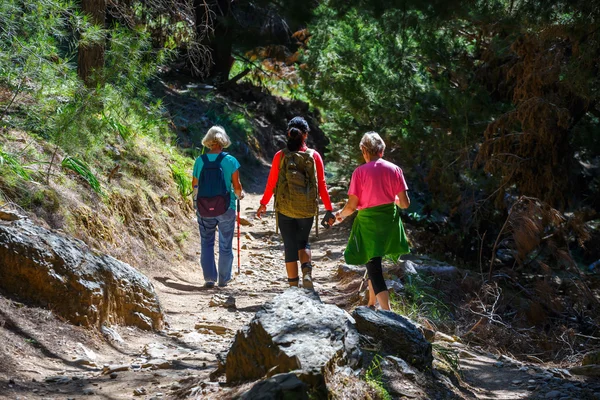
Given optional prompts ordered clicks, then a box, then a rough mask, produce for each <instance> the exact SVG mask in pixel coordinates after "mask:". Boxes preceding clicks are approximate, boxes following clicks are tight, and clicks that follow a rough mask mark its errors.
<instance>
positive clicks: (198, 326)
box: [194, 323, 231, 335]
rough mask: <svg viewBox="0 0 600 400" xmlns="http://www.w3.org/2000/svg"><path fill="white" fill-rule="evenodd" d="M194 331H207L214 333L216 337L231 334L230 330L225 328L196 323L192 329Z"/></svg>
mask: <svg viewBox="0 0 600 400" xmlns="http://www.w3.org/2000/svg"><path fill="white" fill-rule="evenodd" d="M194 329H196V330H208V331H211V332H213V333H216V334H217V335H224V334H226V333H227V332H231V329H228V328H225V327H224V326H220V325H213V324H202V323H197V324H196V326H195V327H194Z"/></svg>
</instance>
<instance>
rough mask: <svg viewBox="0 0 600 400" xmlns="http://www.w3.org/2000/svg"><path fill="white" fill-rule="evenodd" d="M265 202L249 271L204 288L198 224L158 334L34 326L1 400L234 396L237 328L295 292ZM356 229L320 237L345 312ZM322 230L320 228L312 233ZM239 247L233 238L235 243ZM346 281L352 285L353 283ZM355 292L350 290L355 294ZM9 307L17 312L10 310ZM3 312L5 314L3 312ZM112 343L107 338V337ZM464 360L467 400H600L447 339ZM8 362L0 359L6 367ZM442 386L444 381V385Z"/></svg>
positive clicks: (252, 228)
mask: <svg viewBox="0 0 600 400" xmlns="http://www.w3.org/2000/svg"><path fill="white" fill-rule="evenodd" d="M258 200H259V196H258V195H256V194H255V195H249V196H248V197H247V198H246V199H245V200H244V201H243V202H242V216H243V218H244V219H245V220H246V221H248V223H249V224H250V225H247V226H243V227H242V239H241V245H242V250H241V268H240V273H239V274H238V273H237V260H236V261H235V262H234V269H235V270H236V271H235V273H234V280H233V281H232V282H231V283H230V284H229V285H228V286H227V287H225V288H213V289H205V288H204V287H203V279H202V274H201V270H200V267H199V265H198V263H197V259H198V254H199V239H198V234H197V233H196V232H197V224H196V222H195V220H193V219H190V221H189V227H188V228H189V231H190V232H191V233H190V235H189V238H188V240H187V241H186V243H185V245H184V247H183V248H182V255H181V257H180V264H179V265H174V266H170V267H169V266H163V267H160V266H159V268H156V267H155V268H152V269H151V271H152V272H146V273H147V274H148V275H149V276H150V277H151V278H152V279H153V282H154V285H155V288H156V290H157V292H158V295H159V297H160V299H161V303H162V306H163V308H164V310H165V312H166V320H167V323H168V327H167V328H166V329H165V330H163V331H161V332H158V333H149V332H145V331H141V330H138V329H134V328H126V327H117V328H115V329H114V330H107V331H105V332H104V335H105V338H103V339H101V338H92V339H89V338H88V339H86V338H85V337H84V336H85V335H84V334H83V333H80V334H78V335H79V336H77V335H73V334H70V335H62V334H61V331H63V330H64V331H66V330H68V329H69V326H68V325H66V324H63V323H57V324H55V325H49V324H50V323H49V322H48V323H47V324H46V325H44V322H43V321H41V322H40V324H41V325H39V326H34V327H31V330H32V331H34V330H41V331H44V332H45V334H44V335H45V336H43V338H44V339H43V340H41V339H40V340H38V342H39V343H41V344H42V345H43V347H44V348H45V350H44V349H42V350H41V351H40V352H39V353H38V355H37V356H35V355H31V356H30V359H27V360H25V359H24V360H23V366H22V368H21V371H22V373H21V375H20V376H18V377H15V378H13V379H10V380H7V381H6V382H2V381H0V398H11V399H17V398H20V399H25V398H40V397H41V398H47V399H50V398H54V399H68V398H80V397H81V396H83V395H86V397H89V398H102V399H130V398H132V397H136V398H144V399H161V398H172V397H175V396H177V395H179V394H180V393H181V392H182V389H183V388H186V387H189V386H190V385H191V383H192V382H201V384H194V386H195V387H194V389H193V391H192V395H193V397H196V398H227V397H228V393H229V390H230V389H228V388H226V387H222V386H220V385H219V384H218V383H214V382H210V379H209V375H210V372H211V371H212V370H214V369H215V367H216V365H217V356H218V354H219V353H221V352H223V351H225V350H227V349H228V346H229V345H230V342H231V340H232V339H233V336H234V333H235V332H236V330H238V329H240V328H241V327H243V326H244V325H245V324H247V323H248V322H249V321H250V319H251V318H252V317H253V316H254V314H255V313H256V311H257V310H258V309H259V308H260V307H261V305H262V304H263V303H265V302H266V301H268V300H270V299H271V298H272V297H273V296H275V295H277V294H279V293H281V292H283V291H284V290H285V289H286V287H287V282H286V277H285V273H284V266H283V260H282V249H283V247H282V243H281V239H280V237H279V236H278V235H276V234H275V221H274V218H273V216H272V215H271V214H269V215H268V216H267V217H266V218H264V219H263V220H262V221H261V220H255V219H254V210H255V209H256V206H257V205H258ZM347 228H348V227H347V226H346V227H345V226H341V227H334V228H333V229H330V230H328V231H326V232H323V231H322V232H321V235H320V238H319V239H318V240H316V239H313V263H314V265H315V270H314V278H315V289H316V290H317V292H318V293H319V294H320V296H321V298H322V299H323V300H324V301H325V302H329V303H333V304H337V305H339V306H342V307H344V306H347V305H349V304H350V299H351V298H352V296H355V295H356V289H355V287H356V286H357V285H358V282H359V277H356V279H355V280H354V281H355V282H354V286H352V285H345V286H344V287H342V286H341V285H340V283H339V281H338V280H337V278H336V272H337V269H338V266H339V265H340V264H341V262H342V261H341V260H342V259H341V257H342V251H343V248H344V245H345V239H346V238H347V234H348V229H347ZM313 232H314V231H313ZM236 245H237V242H236V239H234V246H236ZM346 283H347V282H346ZM348 287H350V288H353V289H352V290H351V291H347V288H348ZM1 306H2V307H16V306H15V305H14V304H2V305H1ZM0 311H1V309H0ZM106 338H108V340H106ZM443 345H444V346H446V347H448V348H450V349H452V350H453V351H454V352H455V354H457V355H458V356H459V357H460V366H461V371H462V374H463V376H462V383H461V385H462V387H463V390H462V391H460V393H461V395H460V396H461V397H463V398H469V399H551V398H556V399H562V400H565V399H586V398H589V399H595V398H598V399H600V383H598V382H594V381H584V380H583V379H581V378H575V377H572V376H570V374H569V373H568V372H567V371H566V370H561V369H556V368H544V367H541V366H538V365H533V364H523V363H520V362H517V361H515V360H511V359H510V358H507V357H496V356H494V355H491V354H488V353H486V352H484V351H481V350H479V349H477V348H469V347H468V346H466V345H463V344H460V343H457V342H452V340H450V341H444V343H443ZM0 362H1V361H0ZM441 379H443V377H442V378H441Z"/></svg>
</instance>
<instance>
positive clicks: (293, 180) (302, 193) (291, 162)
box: [275, 149, 319, 218]
mask: <svg viewBox="0 0 600 400" xmlns="http://www.w3.org/2000/svg"><path fill="white" fill-rule="evenodd" d="M313 153H314V150H312V149H308V150H307V151H289V150H288V149H283V154H282V155H281V162H280V163H279V177H278V179H277V186H276V187H275V210H276V211H277V212H280V213H282V214H284V215H286V216H288V217H290V218H310V217H314V216H315V215H317V212H318V210H319V208H318V207H319V203H318V196H319V189H318V187H317V173H316V172H317V169H316V167H315V159H314V157H313Z"/></svg>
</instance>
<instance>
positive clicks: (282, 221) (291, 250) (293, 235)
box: [277, 213, 314, 263]
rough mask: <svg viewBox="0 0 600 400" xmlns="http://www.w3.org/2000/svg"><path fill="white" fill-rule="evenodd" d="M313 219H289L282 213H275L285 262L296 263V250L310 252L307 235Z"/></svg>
mask: <svg viewBox="0 0 600 400" xmlns="http://www.w3.org/2000/svg"><path fill="white" fill-rule="evenodd" d="M313 220H314V218H313V217H310V218H290V217H288V216H286V215H283V214H282V213H277V221H278V223H279V230H280V231H281V237H282V238H283V247H284V250H285V262H286V263H287V262H294V261H298V250H310V244H309V243H308V235H309V234H310V230H311V228H312V224H313Z"/></svg>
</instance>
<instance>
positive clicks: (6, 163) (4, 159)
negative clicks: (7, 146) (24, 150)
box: [0, 148, 31, 180]
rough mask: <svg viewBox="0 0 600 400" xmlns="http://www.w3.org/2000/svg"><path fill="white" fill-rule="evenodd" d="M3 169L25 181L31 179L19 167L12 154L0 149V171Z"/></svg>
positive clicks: (23, 169) (22, 168)
mask: <svg viewBox="0 0 600 400" xmlns="http://www.w3.org/2000/svg"><path fill="white" fill-rule="evenodd" d="M4 167H6V168H8V169H10V170H11V171H12V172H14V173H15V174H17V175H18V176H20V177H21V178H23V179H26V180H29V179H31V177H30V176H29V173H28V172H27V170H25V168H24V167H23V166H22V165H21V163H20V162H19V160H17V158H16V157H15V156H13V155H12V154H9V153H5V152H4V151H2V149H1V148H0V170H1V169H2V168H4Z"/></svg>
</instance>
